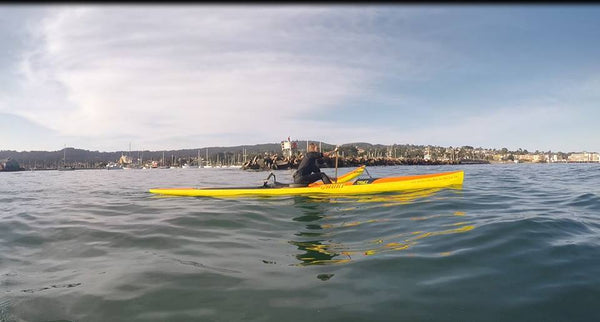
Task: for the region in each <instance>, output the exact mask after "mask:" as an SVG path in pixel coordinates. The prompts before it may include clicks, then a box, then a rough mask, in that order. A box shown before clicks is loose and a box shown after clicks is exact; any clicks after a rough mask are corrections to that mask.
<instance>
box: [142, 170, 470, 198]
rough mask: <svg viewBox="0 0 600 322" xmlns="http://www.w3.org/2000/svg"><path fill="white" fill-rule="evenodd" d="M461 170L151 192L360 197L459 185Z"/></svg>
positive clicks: (152, 191)
mask: <svg viewBox="0 0 600 322" xmlns="http://www.w3.org/2000/svg"><path fill="white" fill-rule="evenodd" d="M463 180H464V171H453V172H444V173H434V174H425V175H416V176H405V177H389V178H380V179H364V180H356V181H354V182H349V181H348V182H340V183H332V184H321V185H318V186H308V187H247V188H167V189H150V192H151V193H155V194H162V195H172V196H188V197H228V196H294V195H360V194H375V193H385V192H396V191H405V190H416V189H427V188H443V187H449V186H455V185H462V183H463Z"/></svg>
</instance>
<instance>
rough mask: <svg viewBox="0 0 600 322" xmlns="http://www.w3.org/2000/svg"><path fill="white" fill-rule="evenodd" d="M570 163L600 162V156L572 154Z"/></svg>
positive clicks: (590, 153) (596, 154)
mask: <svg viewBox="0 0 600 322" xmlns="http://www.w3.org/2000/svg"><path fill="white" fill-rule="evenodd" d="M567 160H568V162H600V154H598V153H596V152H582V153H571V155H569V157H568V159H567Z"/></svg>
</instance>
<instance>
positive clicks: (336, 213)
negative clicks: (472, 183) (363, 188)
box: [289, 187, 475, 266]
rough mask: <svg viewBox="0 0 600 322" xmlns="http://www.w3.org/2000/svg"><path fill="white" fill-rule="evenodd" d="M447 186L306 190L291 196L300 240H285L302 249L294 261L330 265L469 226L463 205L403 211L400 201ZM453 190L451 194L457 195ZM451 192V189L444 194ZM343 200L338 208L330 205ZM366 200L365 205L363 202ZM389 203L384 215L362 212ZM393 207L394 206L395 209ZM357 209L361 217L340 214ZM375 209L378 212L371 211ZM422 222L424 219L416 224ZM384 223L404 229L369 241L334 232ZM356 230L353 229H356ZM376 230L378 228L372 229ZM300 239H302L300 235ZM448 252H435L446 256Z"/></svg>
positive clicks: (430, 196) (431, 198)
mask: <svg viewBox="0 0 600 322" xmlns="http://www.w3.org/2000/svg"><path fill="white" fill-rule="evenodd" d="M440 190H448V189H440V188H436V189H425V190H418V191H411V192H404V193H397V194H383V195H365V196H343V197H331V196H311V197H297V199H295V202H294V205H295V206H296V207H297V208H298V209H300V210H301V213H302V215H301V216H297V217H295V218H294V221H298V222H303V223H305V226H304V230H302V231H299V232H297V233H295V234H294V235H295V236H298V237H299V238H300V239H301V240H290V241H289V243H290V244H292V245H294V246H296V247H297V249H298V250H300V251H302V253H299V254H296V255H295V257H296V259H298V260H299V261H300V263H298V264H297V265H299V266H306V265H332V264H346V263H349V262H351V261H356V260H359V259H360V258H362V257H366V256H373V255H378V254H383V253H389V252H398V251H407V250H410V249H411V248H413V247H414V246H416V245H417V244H419V243H422V242H423V240H424V239H426V238H432V237H436V236H444V235H452V234H460V233H465V232H469V231H471V230H473V229H474V228H475V225H473V224H472V223H471V222H469V221H465V217H466V216H467V215H466V213H465V212H464V211H458V210H454V211H443V212H441V213H436V214H431V215H417V216H407V215H406V214H408V213H407V211H406V207H407V206H408V205H411V204H413V203H415V202H435V201H436V200H441V199H445V198H448V195H447V194H446V196H445V197H440V196H439V195H437V193H438V192H439V191H440ZM460 190H461V189H460V187H454V189H452V192H455V193H456V192H460ZM458 195H459V194H455V196H458ZM452 196H453V195H452V194H451V195H450V197H452ZM332 204H333V205H339V204H344V207H343V208H339V207H331V205H332ZM365 204H368V206H365ZM379 207H390V208H391V209H388V210H389V211H386V212H385V214H386V215H387V216H385V217H382V216H379V217H378V218H368V217H369V215H370V214H371V213H372V212H371V211H369V209H373V208H379ZM393 207H398V209H397V211H396V209H394V208H393ZM353 212H357V214H356V216H354V217H358V218H364V220H345V218H346V217H345V216H348V215H350V214H352V213H353ZM377 213H381V212H377ZM423 222H427V225H425V224H422V223H423ZM372 224H389V225H403V226H401V227H403V228H404V229H406V230H407V231H406V232H403V233H400V234H394V235H391V236H378V237H377V238H374V239H372V240H371V241H362V242H352V241H347V242H343V241H341V239H342V238H338V236H341V235H342V234H344V233H345V232H347V230H348V229H352V231H353V233H354V234H359V235H368V234H369V230H370V225H372ZM356 230H358V231H356ZM377 231H381V229H377ZM304 239H306V240H304ZM449 254H451V252H443V253H439V254H438V255H439V256H447V255H449Z"/></svg>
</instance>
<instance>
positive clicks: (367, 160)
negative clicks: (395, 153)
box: [242, 155, 490, 171]
mask: <svg viewBox="0 0 600 322" xmlns="http://www.w3.org/2000/svg"><path fill="white" fill-rule="evenodd" d="M302 157H303V156H292V157H291V158H283V157H282V156H281V155H271V156H265V157H262V156H260V155H259V156H255V157H254V158H252V159H250V160H248V161H247V162H245V163H244V164H243V165H242V169H243V170H258V171H261V170H262V171H266V170H285V169H297V168H298V166H299V165H300V162H301V161H302ZM335 162H336V161H335V157H333V158H330V157H323V163H322V164H321V167H322V168H334V167H335ZM337 162H338V167H358V166H361V165H366V166H396V165H452V164H487V163H490V162H489V161H487V160H471V159H469V160H462V159H461V160H425V159H421V158H389V157H365V156H363V157H338V161H337Z"/></svg>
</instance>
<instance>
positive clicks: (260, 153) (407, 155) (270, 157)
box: [0, 138, 600, 171]
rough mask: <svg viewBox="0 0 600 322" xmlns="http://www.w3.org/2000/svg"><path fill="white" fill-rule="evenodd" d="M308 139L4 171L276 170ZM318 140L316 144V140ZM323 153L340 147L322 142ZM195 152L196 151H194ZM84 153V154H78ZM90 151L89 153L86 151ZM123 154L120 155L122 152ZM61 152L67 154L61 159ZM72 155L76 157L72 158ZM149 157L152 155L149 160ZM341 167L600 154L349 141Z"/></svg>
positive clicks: (48, 160)
mask: <svg viewBox="0 0 600 322" xmlns="http://www.w3.org/2000/svg"><path fill="white" fill-rule="evenodd" d="M308 142H315V141H308V140H306V141H298V140H296V141H292V140H290V139H289V138H288V140H284V141H281V143H280V144H279V146H278V147H277V144H267V145H261V146H254V149H253V147H252V146H238V147H222V148H200V149H193V150H178V151H168V152H166V151H153V152H151V151H137V152H136V151H134V152H132V151H128V152H125V151H121V152H115V153H112V158H111V155H106V156H104V158H103V156H98V155H94V153H93V152H90V151H86V150H76V149H73V148H64V149H63V150H60V151H55V152H54V153H51V152H46V154H47V155H43V156H40V155H39V152H38V153H37V154H36V153H35V152H16V151H0V171H24V170H57V169H58V170H74V169H107V170H121V169H158V168H162V169H164V168H192V167H193V168H204V167H210V168H222V167H228V168H241V169H244V170H273V169H293V168H297V166H298V164H299V162H300V161H301V160H302V156H303V155H304V153H305V152H306V145H307V144H308ZM315 143H316V142H315ZM318 143H319V146H320V148H321V151H324V152H326V151H332V150H333V149H334V148H335V147H336V146H335V145H331V144H327V143H323V142H318ZM191 151H196V153H195V154H194V155H191V154H190V152H191ZM77 152H78V153H77ZM85 152H87V153H85ZM117 153H120V155H118V154H117ZM57 155H60V156H62V158H57ZM69 155H71V156H70V157H68V156H69ZM144 155H145V156H146V157H145V158H144ZM337 162H338V166H339V167H347V166H348V167H350V166H358V165H367V166H386V165H440V164H493V163H600V154H599V153H598V152H587V151H580V152H568V153H565V152H553V151H537V150H536V151H533V152H532V151H527V150H523V149H517V150H515V151H511V150H509V149H507V148H502V149H485V148H481V147H479V148H474V147H472V146H461V147H451V146H450V147H440V146H431V145H427V146H419V145H409V144H405V145H399V144H394V145H372V144H368V143H357V144H352V143H351V144H344V145H341V146H339V147H338V160H337ZM323 166H324V167H334V166H335V158H325V159H324V164H323Z"/></svg>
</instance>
